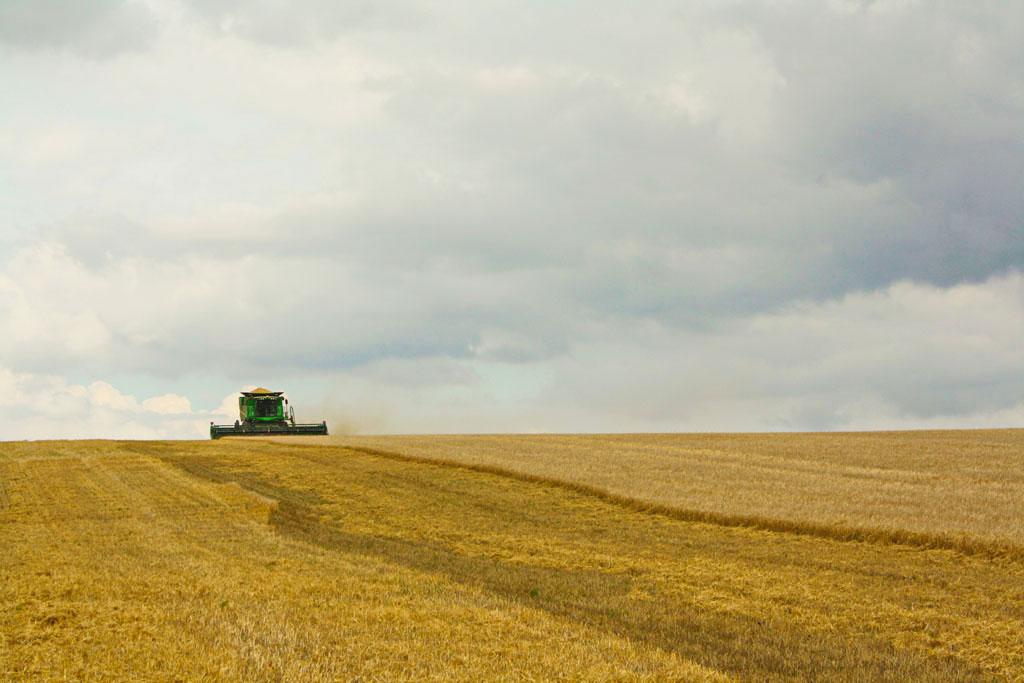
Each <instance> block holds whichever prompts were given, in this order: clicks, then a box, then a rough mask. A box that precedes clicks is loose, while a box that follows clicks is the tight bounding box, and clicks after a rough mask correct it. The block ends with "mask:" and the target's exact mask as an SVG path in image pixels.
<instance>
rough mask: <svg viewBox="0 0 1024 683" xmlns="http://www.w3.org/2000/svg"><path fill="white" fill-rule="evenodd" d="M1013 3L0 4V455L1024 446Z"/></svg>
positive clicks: (1019, 140) (1021, 103)
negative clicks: (460, 443)
mask: <svg viewBox="0 0 1024 683" xmlns="http://www.w3.org/2000/svg"><path fill="white" fill-rule="evenodd" d="M1021 35H1024V4H1021V3H1013V2H988V1H985V0H979V1H966V0H965V1H962V2H956V1H952V0H948V1H943V2H938V1H936V2H927V1H924V0H921V1H914V0H876V1H868V0H828V1H825V0H814V1H811V0H806V1H799V0H763V1H759V2H755V1H747V0H686V1H683V0H674V1H665V0H648V1H646V2H643V3H622V2H609V1H607V0H588V1H587V2H577V1H568V0H567V1H564V2H533V1H532V0H519V1H518V2H504V1H502V0H496V1H494V2H487V3H479V2H468V1H467V0H442V1H440V2H430V3H426V2H420V1H419V0H348V1H346V0H340V1H335V0H330V1H329V0H309V1H307V2H302V3H291V2H285V1H283V0H245V1H243V0H216V1H200V0H131V1H123V0H96V1H94V2H89V3H82V2H79V1H78V0H0V84H2V87H0V390H3V393H4V396H6V401H5V403H6V405H7V409H6V410H4V411H2V414H0V440H12V439H43V438H97V437H103V438H174V439H191V438H204V437H205V436H206V435H207V434H208V427H209V423H210V422H211V421H216V422H218V423H222V422H231V421H233V420H234V419H235V417H236V412H237V410H234V411H233V410H232V406H233V405H234V402H235V397H236V396H237V392H238V391H240V390H242V389H243V388H252V387H254V386H266V387H269V388H270V389H273V390H283V391H285V392H286V395H287V396H288V397H289V398H290V400H291V403H292V405H293V406H294V408H295V410H296V416H297V418H298V419H299V421H319V420H321V419H326V420H327V421H328V427H329V428H330V429H331V431H332V432H334V433H344V432H350V433H424V432H427V433H433V432H456V433H480V432H516V433H519V432H649V431H656V432H668V431H687V432H694V431H696V432H708V431H793V430H800V431H802V430H864V429H916V428H961V427H963V428H967V427H1024V381H1022V380H1024V41H1021V39H1020V36H1021Z"/></svg>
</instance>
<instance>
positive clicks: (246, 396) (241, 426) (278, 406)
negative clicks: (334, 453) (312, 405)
mask: <svg viewBox="0 0 1024 683" xmlns="http://www.w3.org/2000/svg"><path fill="white" fill-rule="evenodd" d="M241 393H242V395H241V396H239V397H238V419H237V420H235V424H234V425H215V424H213V423H212V422H211V423H210V438H211V439H219V438H220V437H222V436H268V435H269V436H277V435H281V434H322V435H326V434H327V422H326V420H325V421H324V422H321V423H319V424H296V423H295V409H294V408H292V407H291V406H289V405H288V399H286V398H285V397H284V392H283V391H270V390H269V389H263V388H262V387H261V388H258V389H253V390H252V391H243V392H241Z"/></svg>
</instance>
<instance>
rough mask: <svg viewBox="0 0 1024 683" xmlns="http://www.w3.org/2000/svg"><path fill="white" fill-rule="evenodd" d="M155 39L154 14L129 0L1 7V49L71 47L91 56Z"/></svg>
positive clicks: (50, 0) (39, 1)
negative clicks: (2, 46)
mask: <svg viewBox="0 0 1024 683" xmlns="http://www.w3.org/2000/svg"><path fill="white" fill-rule="evenodd" d="M155 37H156V22H155V17H154V16H153V15H152V13H151V12H150V11H149V10H148V9H147V8H146V7H145V6H144V5H142V4H140V3H138V2H130V1H128V2H126V1H124V0H94V1H92V2H75V0H70V1H68V0H7V1H6V2H3V3H0V45H4V44H6V45H8V46H10V47H13V48H16V49H21V50H45V49H62V48H63V49H68V50H71V51H73V52H75V53H77V54H80V55H82V56H85V57H89V58H104V57H111V56H114V55H116V54H119V53H122V52H133V51H137V50H141V49H144V48H146V47H147V46H148V45H150V44H151V42H152V41H153V40H154V38H155Z"/></svg>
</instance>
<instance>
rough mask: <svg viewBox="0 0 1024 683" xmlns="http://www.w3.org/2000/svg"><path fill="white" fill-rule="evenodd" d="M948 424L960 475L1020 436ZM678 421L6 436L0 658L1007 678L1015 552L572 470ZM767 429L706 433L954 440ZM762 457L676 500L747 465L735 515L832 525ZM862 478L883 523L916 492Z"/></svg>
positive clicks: (676, 473) (628, 450)
mask: <svg viewBox="0 0 1024 683" xmlns="http://www.w3.org/2000/svg"><path fill="white" fill-rule="evenodd" d="M959 436H960V437H962V438H963V439H964V440H966V441H969V442H970V443H971V444H974V445H973V446H970V447H964V449H963V450H962V452H963V453H964V455H962V456H961V457H962V458H964V459H973V460H974V462H973V464H963V463H961V465H962V466H961V468H960V470H958V471H960V472H961V474H958V475H956V476H961V477H964V478H965V479H966V478H968V475H967V474H966V472H987V471H989V470H988V469H987V468H989V467H993V466H995V465H996V464H998V458H997V456H995V455H992V452H994V450H995V448H996V446H985V447H984V448H982V447H981V446H979V445H978V444H997V445H998V444H1009V445H1008V446H1007V448H1009V451H1007V452H1008V453H1010V457H1011V458H1012V457H1014V456H1016V457H1018V458H1019V457H1020V455H1019V450H1018V449H1014V448H1012V445H1013V444H1014V443H1018V444H1019V441H1015V439H1019V435H1018V433H1015V432H1005V433H1004V432H999V433H991V434H987V433H973V435H970V436H965V435H959ZM876 437H877V438H879V439H882V440H885V439H887V438H897V437H889V436H886V435H876ZM687 438H692V439H695V440H697V442H700V443H705V444H706V443H710V442H712V441H715V439H716V438H715V437H655V436H651V437H536V438H534V437H461V438H455V437H416V438H407V439H400V438H397V437H392V438H389V439H387V440H381V439H377V440H368V439H358V440H357V439H354V438H352V439H351V443H349V444H348V445H347V446H346V445H342V444H340V443H338V441H337V440H333V439H323V440H320V441H318V442H316V443H304V442H302V440H291V441H287V442H269V441H259V440H242V439H236V440H232V439H226V440H221V441H217V442H103V441H90V442H31V443H24V442H22V443H2V444H0V547H2V549H3V553H2V554H0V678H4V679H10V680H65V679H71V680H100V679H103V680H106V679H109V678H111V677H121V678H139V679H146V680H154V679H156V680H268V681H269V680H357V679H359V680H494V679H499V680H850V681H852V680H857V681H863V680H894V681H896V680H935V681H938V680H942V681H946V680H991V679H997V680H998V679H1003V680H1024V638H1022V636H1021V633H1024V563H1022V562H1021V560H1020V558H1019V557H1018V556H1015V555H1013V554H1012V553H1002V554H1000V553H996V552H988V551H986V552H974V551H975V550H977V549H976V548H974V549H969V550H971V551H970V552H965V551H964V550H963V549H962V548H961V549H957V548H954V547H941V546H936V545H932V546H929V545H927V544H916V545H915V544H913V543H909V544H908V543H898V542H894V539H893V538H882V537H871V538H868V539H862V540H859V541H855V540H850V539H845V540H844V539H842V538H830V537H826V536H823V535H821V534H816V533H803V532H800V530H799V529H798V528H795V527H794V529H793V530H790V531H781V530H777V529H771V528H760V527H758V526H755V525H751V524H739V523H723V522H715V521H713V520H712V521H710V522H709V521H697V520H695V519H689V518H686V517H685V515H680V514H672V513H671V509H670V506H669V502H667V501H665V500H659V499H656V498H654V496H655V495H664V491H666V490H669V491H671V490H673V489H672V486H675V489H674V490H676V491H681V490H688V489H687V487H688V486H691V485H689V484H687V482H686V481H685V478H684V477H685V476H697V475H696V474H694V472H695V470H693V469H690V468H688V467H684V466H679V467H676V468H675V469H672V468H666V470H667V471H662V472H660V473H658V474H654V473H650V474H649V479H648V485H645V484H644V482H643V481H632V479H633V478H634V477H632V476H629V475H623V474H621V473H620V474H619V476H620V478H621V481H620V484H621V485H622V486H623V487H625V486H627V485H630V486H633V487H634V488H633V489H630V490H626V489H622V490H614V491H613V490H611V488H612V487H611V485H610V484H609V483H608V482H600V483H602V484H603V485H604V486H605V487H607V488H608V489H609V491H604V490H603V489H601V490H599V487H598V486H597V483H598V482H595V481H593V480H590V479H586V478H585V477H586V476H593V473H594V472H597V471H598V470H600V467H599V466H598V465H597V464H593V463H592V460H593V459H594V458H595V457H606V458H610V457H612V455H611V453H612V451H613V449H614V444H615V443H618V444H619V445H620V446H622V448H621V452H620V454H619V458H620V459H621V460H624V461H628V460H629V459H631V458H641V459H642V458H643V457H647V456H644V455H643V454H644V453H645V452H647V454H648V456H650V457H652V458H654V460H656V461H657V460H661V461H666V460H668V461H670V460H671V457H670V456H668V455H667V454H666V452H665V451H666V449H668V450H671V449H678V448H681V447H682V446H680V445H679V442H680V441H685V440H686V439H687ZM787 438H788V437H782V436H781V435H773V436H753V435H752V436H749V437H721V440H718V441H717V448H718V450H720V451H725V452H734V453H736V452H739V451H735V450H734V451H729V449H730V448H733V449H736V448H739V447H743V448H750V449H754V448H756V449H758V452H759V454H760V455H761V456H762V457H763V458H772V457H778V458H781V459H785V460H787V461H793V460H800V459H801V458H802V459H803V460H804V462H805V466H806V469H807V470H808V471H810V472H811V473H813V472H815V471H820V470H822V469H829V468H832V471H834V472H842V471H843V469H842V468H843V467H846V466H850V467H859V468H862V469H863V470H871V468H872V467H873V468H875V469H878V470H883V471H884V470H885V469H886V468H884V467H879V466H878V464H879V463H878V462H877V460H878V458H881V457H890V458H891V459H892V460H891V462H892V464H894V465H895V464H899V463H901V462H902V463H903V464H904V467H903V468H902V470H903V471H919V470H920V471H924V470H927V468H928V467H929V466H931V467H937V466H943V463H946V464H948V461H949V459H950V457H952V456H950V455H949V454H945V453H944V452H932V454H931V455H921V456H920V458H919V459H918V460H916V461H907V462H903V461H901V460H900V458H899V457H898V456H897V455H895V454H891V453H890V454H889V455H888V456H883V451H885V450H886V449H884V448H882V447H879V449H880V450H879V451H878V453H877V454H876V453H874V452H868V451H866V452H864V453H862V455H861V460H860V461H856V462H854V461H853V458H852V457H850V458H849V461H848V460H847V457H848V456H843V455H841V452H843V451H844V450H845V452H846V453H852V452H854V451H856V450H857V448H856V447H855V446H854V445H850V444H849V443H841V442H843V441H844V439H845V438H846V437H845V436H843V435H838V436H836V437H835V439H836V442H835V443H833V445H834V447H835V449H836V453H833V454H831V455H830V454H829V453H828V452H827V449H826V452H825V453H823V455H822V456H821V458H822V461H821V462H816V460H815V458H814V455H813V453H812V452H811V448H810V447H809V446H806V444H804V445H802V446H800V447H799V448H796V447H794V445H793V443H792V442H788V441H787ZM815 438H820V439H821V441H820V443H827V442H828V441H829V436H828V435H821V436H820V437H815ZM858 438H859V437H858ZM898 438H900V439H904V440H905V439H906V438H908V437H907V436H906V435H903V436H900V437H898ZM921 438H925V437H921ZM927 438H928V439H932V437H927ZM936 438H938V437H936ZM941 438H945V437H941ZM503 439H504V440H505V444H506V445H505V451H506V457H505V458H504V459H503V458H502V440H503ZM588 439H590V440H588ZM729 439H732V441H728V440H729ZM432 440H433V441H435V443H434V444H433V446H432V445H431V443H430V442H431V441H432ZM545 440H550V443H549V444H547V445H544V444H542V443H541V442H543V441H545ZM648 440H650V441H648ZM385 441H387V443H385ZM956 441H957V438H956V436H950V437H949V438H946V442H948V443H956ZM400 442H401V443H400ZM594 443H600V444H602V445H601V446H600V447H594V446H593V445H592V444H594ZM651 443H655V444H657V443H660V444H661V445H655V446H651ZM673 443H675V445H672V444H673ZM758 443H760V446H757V445H756V444H758ZM928 443H935V442H934V441H929V442H928ZM403 444H404V445H403ZM410 444H415V448H410V447H409V445H410ZM473 444H478V445H473ZM479 444H482V445H484V446H486V448H484V447H481V446H480V445H479ZM524 444H527V445H524ZM531 444H532V445H531ZM573 444H576V446H575V447H574V445H573ZM588 444H591V445H588ZM609 444H612V445H609ZM665 444H668V446H666V445H665ZM690 444H692V442H688V445H685V447H686V448H690V447H691V445H690ZM729 444H740V446H739V447H738V446H735V445H729ZM548 447H553V448H552V451H553V452H555V451H557V452H556V453H553V454H552V455H551V456H545V455H543V451H544V449H545V448H548ZM702 447H707V446H706V445H705V446H702ZM531 448H532V449H533V450H530V449H531ZM574 448H575V451H576V454H575V455H574V454H573V451H574ZM357 449H362V450H357ZM605 449H606V450H607V451H608V454H607V455H605V456H595V455H594V453H593V451H595V450H598V451H601V450H605ZM924 450H927V449H924ZM936 453H937V454H936ZM979 453H980V454H981V455H978V454H979ZM985 453H989V456H988V459H985V457H986V456H985V455H984V454H985ZM801 454H802V455H801ZM556 456H557V457H556ZM427 458H437V459H439V460H442V461H443V462H430V461H427V460H426V459H427ZM483 458H490V460H484V459H483ZM737 458H738V456H737ZM929 458H931V459H932V460H931V461H930V460H929ZM936 458H937V460H936ZM549 459H550V460H551V462H546V461H548V460H549ZM738 459H740V458H738ZM458 460H465V461H466V463H467V464H471V466H468V467H467V466H457V465H455V464H453V462H454V461H458ZM471 461H472V462H471ZM584 462H587V463H591V466H590V467H589V468H588V467H584V466H583V463H584ZM763 462H764V461H763V460H761V461H758V460H752V461H751V464H750V472H749V473H748V476H747V477H746V478H744V477H743V476H742V474H741V473H740V472H739V471H736V470H733V471H731V472H730V473H728V474H727V475H726V474H722V475H721V476H720V478H719V479H718V480H714V479H712V480H710V481H706V482H705V483H704V486H706V487H707V492H706V494H705V495H706V497H705V498H703V499H698V498H694V499H692V500H691V503H692V505H691V504H687V506H686V509H688V510H689V509H691V508H692V509H694V510H699V509H700V508H699V505H698V504H700V503H701V501H702V500H703V501H704V503H707V502H708V501H710V500H711V499H712V498H713V497H714V496H713V489H714V488H715V487H716V486H719V487H722V486H724V484H723V482H725V481H730V480H733V481H734V480H746V481H747V484H746V490H747V491H748V493H746V494H744V495H749V496H752V497H751V498H749V499H748V503H747V505H748V506H749V505H750V504H751V503H750V501H754V502H755V503H756V505H755V506H754V507H752V508H751V507H742V506H740V507H738V508H736V509H739V510H741V511H743V514H745V515H746V516H747V517H748V518H755V517H757V518H761V517H764V518H765V519H768V517H767V515H769V514H782V517H780V518H785V516H786V515H789V516H790V518H792V519H797V518H798V517H797V516H796V514H797V513H799V514H800V515H809V517H808V518H809V519H811V520H812V521H814V522H815V523H816V524H818V525H819V526H824V525H825V524H826V523H830V522H832V521H834V520H833V518H832V517H826V516H822V517H818V518H815V517H813V511H814V510H816V509H819V508H816V507H815V505H823V503H820V502H806V501H804V502H801V501H791V502H790V507H786V506H785V503H786V500H785V497H784V496H782V495H781V494H778V492H771V491H766V492H765V495H764V496H762V497H760V498H757V497H756V496H753V494H750V493H749V491H752V490H755V489H756V488H757V484H756V482H757V480H758V478H759V477H761V476H768V478H769V480H770V479H771V476H779V475H777V474H773V475H771V476H769V475H762V473H763V472H764V470H765V469H768V470H771V469H772V468H771V467H762V463H763ZM929 462H933V464H932V465H929V464H928V463H929ZM473 463H475V464H473ZM517 463H518V464H517ZM522 463H528V464H530V466H531V467H538V466H541V465H543V466H545V467H555V470H554V472H545V471H538V470H536V469H532V470H528V469H517V468H522V467H523V465H522ZM573 463H575V464H573ZM934 463H938V464H937V465H936V464H934ZM1011 464H1012V461H1011ZM558 467H561V469H560V470H559V469H558ZM636 467H638V468H640V469H644V468H643V467H642V466H641V465H639V464H636ZM740 467H742V463H741V465H740ZM503 468H506V469H509V470H510V472H505V471H504V470H503ZM893 469H900V468H895V467H893ZM696 471H697V472H700V470H696ZM1019 471H1020V470H1019V469H1018V470H1017V472H1019ZM588 473H590V474H588ZM670 474H671V476H669V475H670ZM701 476H710V475H701ZM815 476H818V477H824V475H822V474H818V475H815ZM879 476H882V475H879ZM976 476H980V475H976ZM673 477H674V478H675V479H676V481H675V483H674V484H672V482H671V481H670V480H671V479H672V478H673ZM808 477H811V475H810V474H809V475H808ZM835 478H837V479H839V480H841V481H843V480H844V478H843V477H842V476H841V475H838V474H837V475H835ZM549 479H550V480H549ZM626 480H629V481H628V482H627V481H626ZM656 481H660V482H662V484H663V485H664V486H665V488H663V489H657V490H658V491H661V492H660V493H657V494H656V493H654V492H652V491H655V489H654V488H653V486H652V485H653V483H654V482H656ZM807 481H811V479H808V480H807ZM825 481H828V479H827V477H825ZM1009 481H1011V483H1012V481H1013V479H1012V477H1011V478H1009ZM716 482H717V483H716ZM612 483H614V482H612ZM670 484H671V485H670ZM761 486H763V487H766V488H769V489H770V488H771V485H770V484H764V483H762V484H761ZM976 486H978V487H979V489H983V488H984V487H981V486H980V485H979V484H977V483H976ZM691 488H692V486H691ZM791 490H795V491H799V490H800V489H799V486H797V487H796V488H794V489H791ZM826 490H831V491H833V492H838V491H847V490H849V491H852V490H853V489H852V488H851V489H847V488H843V487H842V486H840V485H839V484H837V485H836V488H832V489H826ZM804 493H805V494H806V493H807V491H806V490H804ZM719 495H720V496H722V497H728V496H729V494H728V492H727V491H726V490H724V489H720V490H719ZM773 495H775V497H774V498H773V497H772V496H773ZM850 495H852V494H850ZM921 495H923V494H921ZM833 497H835V495H833ZM638 500H639V501H643V500H650V501H654V502H656V503H657V505H655V506H653V507H648V508H645V507H644V505H643V504H640V503H638V502H637V501H638ZM675 500H676V501H677V502H678V500H682V499H675ZM854 500H855V501H856V502H857V503H858V504H862V505H868V506H869V508H870V509H871V510H872V511H873V512H874V514H876V515H878V517H877V520H881V521H877V520H873V521H872V525H873V526H876V527H878V528H882V527H883V526H888V527H891V528H893V529H899V528H900V527H899V524H901V523H903V520H904V519H907V520H912V519H917V518H918V517H919V516H921V515H922V513H921V512H920V511H919V510H916V508H915V511H914V514H913V515H911V516H907V517H904V515H906V514H907V512H906V510H904V508H894V509H892V510H889V511H886V507H885V503H884V502H883V499H881V498H873V497H871V496H867V495H866V496H862V497H860V498H858V497H854ZM923 500H925V501H928V500H931V499H930V498H928V497H927V496H925V497H924V498H923ZM988 500H989V501H993V500H997V498H995V497H990V498H989V499H988ZM865 501H868V502H865ZM673 504H675V503H673ZM730 505H734V506H738V505H739V503H738V502H737V501H736V500H733V501H732V502H731V503H730ZM658 506H661V507H658ZM994 506H995V504H992V503H990V504H989V505H988V507H989V508H991V507H994ZM840 507H841V506H840ZM910 507H914V505H911V506H910ZM983 507H984V506H983ZM1012 509H1014V508H1012V507H1011V508H1003V509H1002V510H985V512H986V514H993V515H996V514H1005V513H1008V510H1012ZM931 511H932V515H933V516H938V517H941V518H942V519H940V520H937V521H936V520H933V521H932V525H933V526H931V527H926V528H923V529H915V532H922V533H925V532H927V534H940V535H941V534H946V533H953V532H963V533H965V534H968V536H969V537H970V538H976V539H979V540H984V541H985V542H986V543H998V544H1004V545H1005V544H1010V545H1013V544H1016V543H1017V542H1018V541H1017V538H1016V537H1015V536H1013V533H1014V531H1013V530H1014V527H1012V526H1008V527H1006V529H1008V530H1003V531H999V532H998V533H989V532H988V531H987V530H985V529H984V528H983V525H982V523H981V522H976V525H978V526H975V527H969V526H965V525H964V522H963V520H964V519H967V518H968V517H964V515H965V514H966V513H965V512H964V511H963V510H961V509H959V508H958V507H956V506H953V505H948V506H941V505H938V504H937V503H936V504H935V506H934V507H932V508H931ZM713 512H715V514H726V512H728V514H732V508H725V512H723V510H718V511H713ZM971 534H973V536H972V535H971ZM923 538H925V537H924V536H921V537H918V538H917V540H921V539H923ZM994 547H995V546H991V547H990V548H989V550H992V548H994Z"/></svg>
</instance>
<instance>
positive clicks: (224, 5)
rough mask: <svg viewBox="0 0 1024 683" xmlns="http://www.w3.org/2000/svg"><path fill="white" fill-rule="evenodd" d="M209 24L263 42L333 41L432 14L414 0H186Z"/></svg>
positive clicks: (417, 22) (412, 24)
mask: <svg viewBox="0 0 1024 683" xmlns="http://www.w3.org/2000/svg"><path fill="white" fill-rule="evenodd" d="M185 2H186V4H188V5H190V6H191V8H192V9H193V10H194V11H195V12H197V13H198V14H199V16H202V17H203V18H204V19H205V21H206V22H207V23H208V25H209V26H211V27H213V28H214V29H215V30H217V31H220V32H224V33H227V34H232V35H237V36H240V37H243V38H246V39H249V40H253V41H256V42H259V43H265V44H270V45H281V46H289V45H290V46H300V45H305V44H308V43H310V42H314V41H331V40H335V39H337V38H338V37H339V36H341V35H342V34H344V33H346V32H351V31H354V30H357V29H358V30H366V29H370V30H374V29H396V28H398V29H401V28H409V27H415V26H418V25H420V24H422V23H423V22H424V21H426V20H427V19H428V16H429V15H428V14H427V13H426V12H425V11H423V10H422V9H420V7H419V6H418V5H416V4H414V3H412V2H405V1H403V0H390V1H388V2H381V1H379V0H378V1H371V0H348V1H345V2H332V1H330V0H315V1H313V2H304V3H301V4H300V5H290V4H281V3H278V2H273V1H272V0H259V1H256V2H247V1H245V0H216V1H215V2H203V1H202V0H185Z"/></svg>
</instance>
